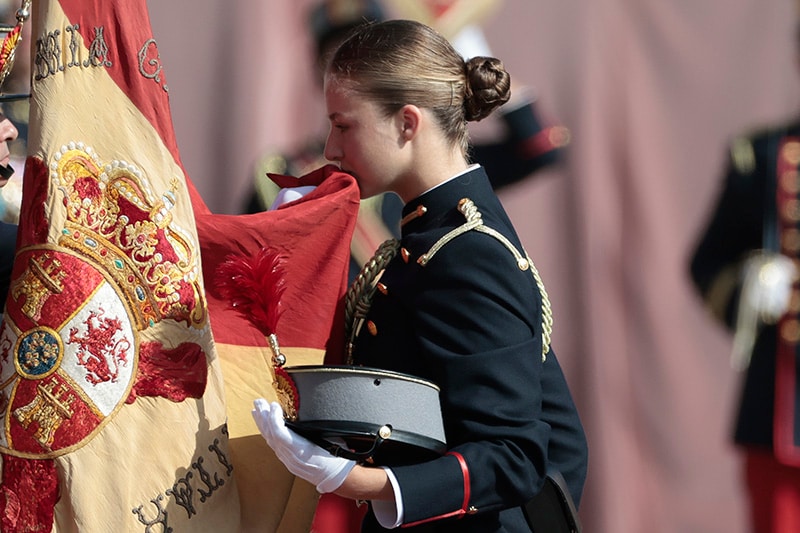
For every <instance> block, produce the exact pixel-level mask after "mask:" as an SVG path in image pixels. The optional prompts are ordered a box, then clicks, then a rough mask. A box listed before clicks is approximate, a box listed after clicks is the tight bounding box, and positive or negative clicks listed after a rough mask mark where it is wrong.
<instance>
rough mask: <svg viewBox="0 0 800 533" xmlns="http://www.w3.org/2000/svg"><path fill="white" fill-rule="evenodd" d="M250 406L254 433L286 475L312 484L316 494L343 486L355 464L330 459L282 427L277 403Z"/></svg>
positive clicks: (324, 451) (284, 425)
mask: <svg viewBox="0 0 800 533" xmlns="http://www.w3.org/2000/svg"><path fill="white" fill-rule="evenodd" d="M253 405H254V409H253V411H252V413H253V418H254V419H255V421H256V425H257V426H258V430H259V431H260V432H261V435H262V436H263V437H264V440H266V441H267V444H269V447H270V448H272V450H273V451H274V452H275V455H276V456H277V457H278V459H280V461H281V462H282V463H283V464H284V465H285V466H286V468H287V470H289V472H291V473H292V474H294V475H295V476H297V477H300V478H303V479H305V480H306V481H308V482H309V483H312V484H313V485H314V486H316V487H317V491H318V492H320V493H326V492H333V491H335V490H336V489H338V488H339V487H340V486H341V485H342V483H344V480H345V478H346V477H347V475H348V474H349V473H350V471H351V470H352V469H353V467H354V466H355V465H356V462H355V461H353V460H350V459H345V458H344V457H334V456H333V455H331V454H330V453H328V452H327V451H326V450H324V449H323V448H321V447H319V446H317V445H316V444H314V443H312V442H311V441H309V440H308V439H306V438H304V437H301V436H300V435H298V434H296V433H294V432H293V431H291V430H290V429H289V428H288V427H286V423H285V422H284V419H283V409H281V406H280V404H279V403H277V402H272V403H269V402H267V401H266V400H265V399H263V398H259V399H257V400H255V401H254V402H253Z"/></svg>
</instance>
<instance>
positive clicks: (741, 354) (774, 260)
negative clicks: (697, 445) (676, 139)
mask: <svg viewBox="0 0 800 533" xmlns="http://www.w3.org/2000/svg"><path fill="white" fill-rule="evenodd" d="M798 163H800V120H798V119H794V120H792V121H790V122H788V123H787V124H782V125H777V126H775V127H771V128H768V129H764V130H762V131H758V132H755V133H752V134H749V135H744V136H742V137H740V138H737V139H735V140H734V141H733V142H732V143H731V145H730V155H729V158H728V168H727V171H726V174H725V178H724V181H723V182H722V184H721V185H722V186H721V190H720V195H719V197H718V199H717V203H716V206H715V208H714V211H713V212H712V214H711V217H710V220H709V222H708V225H707V227H706V228H705V229H704V231H703V232H702V235H701V237H700V239H699V242H698V244H697V247H696V249H695V250H694V253H693V256H692V258H691V267H690V269H691V277H692V280H693V282H694V284H695V287H696V289H697V291H698V292H699V294H700V295H701V296H702V298H703V300H704V301H705V303H706V305H707V307H708V308H709V309H710V311H711V312H712V313H713V314H714V316H715V317H716V318H717V319H719V321H720V322H721V323H723V324H725V325H726V326H727V327H728V328H729V329H730V330H731V331H732V332H733V335H734V336H733V355H732V364H733V366H734V367H735V368H736V369H739V370H742V371H743V372H744V379H743V384H742V389H741V394H740V400H739V407H738V415H737V419H736V425H735V431H734V436H733V438H734V442H735V443H736V445H738V446H739V447H740V448H741V450H742V454H743V461H744V480H745V485H746V489H747V494H748V497H749V500H750V517H751V523H752V531H754V532H756V533H777V532H788V531H800V387H799V386H800V380H799V379H798V377H800V373H798V370H800V368H798V364H797V363H798V353H800V352H798V347H800V344H799V342H800V285H798V283H797V280H798V254H800V176H799V175H798Z"/></svg>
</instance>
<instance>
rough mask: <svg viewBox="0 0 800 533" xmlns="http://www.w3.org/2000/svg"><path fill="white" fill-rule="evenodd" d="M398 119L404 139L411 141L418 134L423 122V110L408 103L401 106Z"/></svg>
mask: <svg viewBox="0 0 800 533" xmlns="http://www.w3.org/2000/svg"><path fill="white" fill-rule="evenodd" d="M398 119H399V125H400V128H401V135H402V138H403V140H404V141H410V140H412V139H413V138H414V137H416V136H417V133H419V128H420V124H421V122H422V111H421V110H420V109H419V108H418V107H417V106H415V105H412V104H406V105H404V106H403V107H401V108H400V111H398Z"/></svg>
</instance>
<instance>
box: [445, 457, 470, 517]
mask: <svg viewBox="0 0 800 533" xmlns="http://www.w3.org/2000/svg"><path fill="white" fill-rule="evenodd" d="M447 455H452V456H453V457H455V458H456V459H458V464H459V466H461V475H462V476H464V503H462V504H461V513H462V514H464V513H466V512H467V507H469V496H470V483H469V468H468V467H467V461H466V460H464V456H463V455H461V454H460V453H458V452H447Z"/></svg>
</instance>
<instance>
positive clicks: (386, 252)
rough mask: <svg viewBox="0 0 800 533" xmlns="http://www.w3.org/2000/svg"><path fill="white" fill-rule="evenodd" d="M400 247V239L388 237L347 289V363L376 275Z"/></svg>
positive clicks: (369, 300) (345, 321) (351, 362)
mask: <svg viewBox="0 0 800 533" xmlns="http://www.w3.org/2000/svg"><path fill="white" fill-rule="evenodd" d="M399 249H400V241H398V240H397V239H388V240H386V241H384V242H383V244H381V245H380V246H379V247H378V250H377V251H376V252H375V255H373V256H372V259H370V260H369V261H367V263H366V264H365V265H364V267H363V268H362V269H361V272H359V273H358V276H356V279H355V280H354V281H353V284H352V285H350V288H349V289H347V294H346V295H345V304H344V305H345V308H344V324H345V339H347V346H346V348H347V351H346V357H347V364H348V365H352V364H353V343H354V342H355V338H356V335H358V332H359V330H360V329H361V324H362V323H363V322H364V318H365V317H366V316H367V311H369V308H370V306H371V305H372V299H373V297H374V296H375V289H376V284H377V280H378V276H379V275H380V274H381V273H382V272H383V270H384V269H385V268H386V265H388V264H389V261H391V260H392V259H393V258H394V256H395V255H397V250H399Z"/></svg>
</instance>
